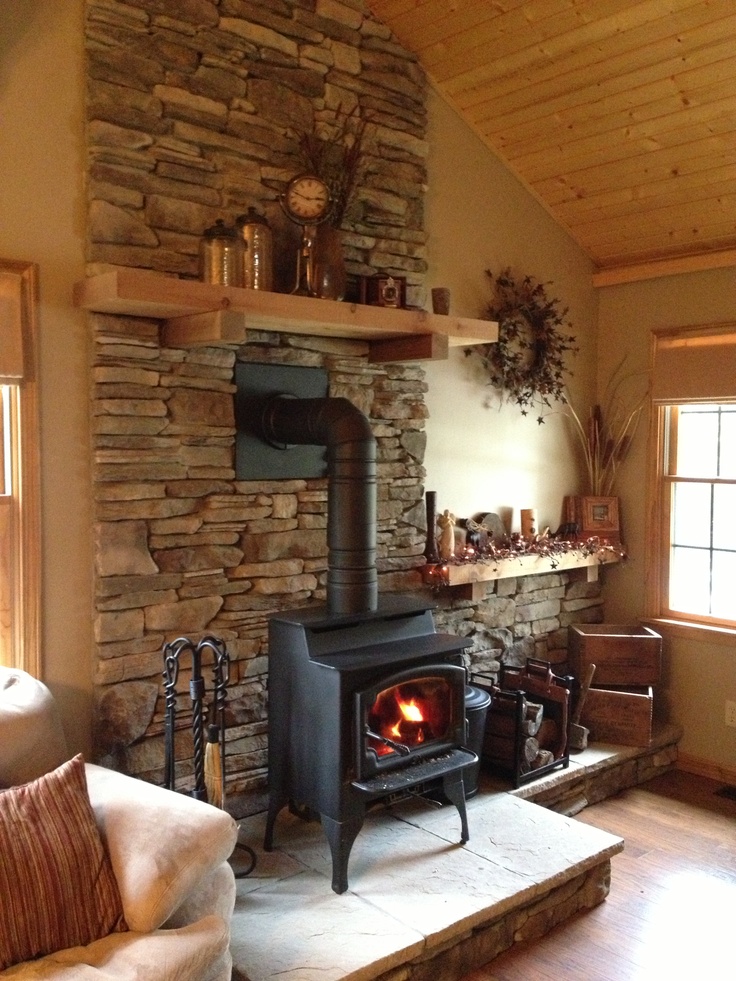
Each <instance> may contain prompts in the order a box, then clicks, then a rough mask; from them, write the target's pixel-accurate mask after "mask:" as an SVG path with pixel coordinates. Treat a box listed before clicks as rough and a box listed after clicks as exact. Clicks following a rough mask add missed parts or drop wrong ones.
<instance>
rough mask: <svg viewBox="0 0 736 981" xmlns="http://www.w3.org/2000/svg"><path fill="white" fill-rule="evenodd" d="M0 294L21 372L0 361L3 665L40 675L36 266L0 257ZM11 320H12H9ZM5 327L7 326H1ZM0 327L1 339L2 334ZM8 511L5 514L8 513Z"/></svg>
mask: <svg viewBox="0 0 736 981" xmlns="http://www.w3.org/2000/svg"><path fill="white" fill-rule="evenodd" d="M0 277H1V278H2V288H3V296H4V298H5V299H6V300H9V302H10V303H11V304H13V310H14V313H17V315H18V316H17V324H15V325H13V326H11V328H10V329H11V330H12V329H15V330H16V333H17V332H19V333H20V339H19V344H20V347H21V351H22V358H21V361H22V370H21V372H20V373H19V372H18V370H17V364H16V362H15V361H14V363H13V365H12V366H11V370H10V372H9V373H8V374H3V366H2V364H1V363H0V384H2V385H4V386H7V387H8V391H9V398H8V400H7V404H6V407H7V409H8V418H7V419H6V427H7V430H8V431H9V434H10V439H9V441H8V442H9V445H7V446H5V452H6V453H7V454H8V456H9V462H10V466H9V468H8V469H9V473H10V480H9V483H10V486H9V487H6V488H5V491H6V493H5V499H4V501H3V504H2V507H3V511H4V512H6V520H5V522H4V526H5V528H6V536H7V543H6V544H7V545H8V548H7V550H6V562H7V565H6V570H5V571H6V572H7V578H8V580H9V585H8V586H6V593H7V601H8V609H9V612H10V623H9V625H8V627H7V630H6V631H5V632H4V635H3V644H4V646H5V647H6V656H5V658H4V660H5V663H6V664H7V665H8V666H9V667H11V668H18V669H21V670H24V671H28V672H29V673H30V674H32V675H34V676H35V677H37V678H40V677H41V670H42V659H41V628H40V624H41V501H40V483H41V480H40V424H39V397H38V359H37V351H38V320H37V311H38V266H37V265H36V264H35V263H31V262H23V261H20V260H14V259H2V258H0ZM11 319H12V318H11ZM6 326H7V325H6ZM2 327H3V325H0V336H2ZM7 512H9V514H8V513H7Z"/></svg>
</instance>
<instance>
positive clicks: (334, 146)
mask: <svg viewBox="0 0 736 981" xmlns="http://www.w3.org/2000/svg"><path fill="white" fill-rule="evenodd" d="M367 126H368V121H367V120H366V119H362V118H361V117H360V115H359V114H358V107H357V106H356V107H354V108H353V109H352V110H351V111H350V112H345V111H343V109H342V108H338V110H337V113H336V117H335V122H334V125H328V124H327V123H324V124H322V125H321V127H320V128H319V129H317V128H316V127H315V129H313V130H311V131H310V132H303V133H301V134H300V135H299V152H300V154H301V157H302V162H303V165H304V166H305V167H306V168H307V170H309V172H310V173H313V174H315V175H316V176H317V177H321V178H322V180H323V181H325V183H326V184H327V185H328V187H329V188H330V193H331V196H332V211H331V214H330V223H331V224H332V225H334V226H335V227H336V228H340V227H341V225H342V223H343V221H345V217H346V215H347V212H348V209H349V207H350V205H351V203H352V199H353V195H354V193H355V190H356V188H357V186H358V184H359V182H360V180H361V179H362V177H363V172H364V167H365V153H364V143H365V137H366V128H367Z"/></svg>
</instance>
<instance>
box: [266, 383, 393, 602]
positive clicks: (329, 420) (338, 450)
mask: <svg viewBox="0 0 736 981" xmlns="http://www.w3.org/2000/svg"><path fill="white" fill-rule="evenodd" d="M260 428H261V436H262V437H263V438H264V439H266V440H268V441H269V442H271V443H287V444H288V443H298V444H313V445H316V446H325V447H326V449H327V470H328V487H327V498H328V499H327V549H328V560H327V561H328V569H327V606H328V610H329V612H330V613H331V614H354V613H368V612H371V611H373V610H375V609H376V608H377V606H378V574H377V572H376V440H375V437H374V436H373V432H372V431H371V427H370V424H369V422H368V420H367V418H366V417H365V415H364V414H363V413H362V412H361V411H360V409H357V408H356V407H355V406H354V405H353V403H352V402H350V401H349V400H348V399H345V398H324V399H294V398H288V397H285V396H277V397H276V398H273V399H269V400H268V401H267V402H266V404H265V405H264V407H263V411H262V413H261V416H260Z"/></svg>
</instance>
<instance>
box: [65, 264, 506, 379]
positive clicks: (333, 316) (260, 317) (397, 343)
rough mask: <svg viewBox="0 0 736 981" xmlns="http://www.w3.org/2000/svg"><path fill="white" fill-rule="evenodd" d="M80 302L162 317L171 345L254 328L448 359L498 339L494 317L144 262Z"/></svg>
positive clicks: (221, 339) (94, 287)
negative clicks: (278, 287)
mask: <svg viewBox="0 0 736 981" xmlns="http://www.w3.org/2000/svg"><path fill="white" fill-rule="evenodd" d="M74 304H75V306H77V307H81V308H83V309H84V310H90V311H93V312H96V313H110V314H117V315H127V316H133V317H151V318H154V319H157V320H161V321H163V325H162V342H163V343H164V344H166V345H167V346H170V347H195V346H197V345H210V346H211V345H215V344H243V343H245V341H246V332H247V330H248V329H249V328H250V329H252V330H270V331H278V332H282V333H289V334H310V335H316V336H319V337H336V338H338V337H341V338H350V339H361V340H365V341H368V342H369V344H370V358H371V360H372V361H377V362H380V361H409V360H441V359H442V358H446V357H447V353H448V348H449V347H469V346H471V345H473V344H487V343H493V342H494V341H496V340H498V324H497V323H494V322H493V321H490V320H474V319H470V318H466V317H455V316H441V315H438V314H434V313H427V312H426V311H424V310H396V309H391V308H388V307H373V306H364V305H362V304H359V303H341V302H337V301H335V300H318V299H313V298H312V297H307V296H294V295H292V294H287V293H270V292H265V291H263V290H249V289H242V288H240V287H235V286H216V285H213V284H211V283H201V282H199V281H196V280H186V279H176V278H174V277H172V276H165V275H162V274H160V273H154V272H150V271H149V270H142V269H123V268H121V269H115V270H112V271H110V272H104V273H101V274H100V275H98V276H91V277H90V278H88V279H85V280H82V281H81V282H78V283H76V284H75V286H74Z"/></svg>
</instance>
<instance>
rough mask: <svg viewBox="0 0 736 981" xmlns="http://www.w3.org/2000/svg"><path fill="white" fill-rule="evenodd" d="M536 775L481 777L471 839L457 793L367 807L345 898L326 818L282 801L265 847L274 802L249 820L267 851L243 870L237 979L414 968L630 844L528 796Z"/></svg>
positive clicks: (296, 980) (585, 762) (268, 980)
mask: <svg viewBox="0 0 736 981" xmlns="http://www.w3.org/2000/svg"><path fill="white" fill-rule="evenodd" d="M620 750H621V748H620V747H605V746H597V747H591V748H589V749H588V750H586V751H585V753H581V754H577V755H576V757H575V758H574V759H571V762H570V766H569V767H568V768H567V769H565V770H557V771H553V773H551V774H549V775H547V776H545V777H542V778H541V779H540V780H539V781H535V784H537V785H540V786H541V788H543V787H544V784H545V783H546V784H548V785H554V784H555V783H560V782H561V781H566V782H569V781H572V782H575V781H576V780H577V781H578V782H579V781H580V779H581V774H583V773H584V772H585V771H586V768H587V769H589V770H590V769H592V770H596V769H599V768H601V767H606V766H608V765H609V757H610V758H611V759H613V758H614V757H616V758H618V757H620V756H621V755H622V754H621V752H620ZM635 754H636V751H631V753H629V752H624V754H623V756H624V757H625V759H628V758H629V757H630V756H632V757H633V756H635ZM531 786H532V784H528V785H527V786H526V787H525V788H521V790H520V791H511V792H509V786H508V784H503V783H502V782H500V781H497V780H493V778H488V777H487V776H485V775H483V776H482V777H481V782H480V789H479V792H478V794H477V795H476V796H475V797H474V798H473V799H472V800H470V801H468V805H467V807H468V823H469V828H470V840H469V841H468V842H467V844H466V845H464V846H463V845H460V844H459V840H460V818H459V815H458V812H457V810H456V808H455V807H453V806H452V805H448V806H445V807H442V808H439V809H437V808H435V807H433V806H431V805H428V804H426V803H425V802H423V801H408V802H404V803H402V804H399V805H395V806H393V807H392V808H390V809H383V808H378V809H375V810H373V811H371V812H369V814H368V815H367V817H366V820H365V823H364V825H363V828H362V829H361V831H360V834H359V835H358V837H357V839H356V841H355V844H354V845H353V848H352V852H351V855H350V862H349V866H348V879H349V889H348V891H347V892H346V893H344V894H343V895H341V896H338V895H336V894H335V893H334V892H333V891H332V889H331V886H330V881H331V872H332V863H331V858H330V851H329V846H328V844H327V840H326V838H325V836H324V833H323V832H322V828H321V826H320V824H319V822H308V823H307V822H304V821H301V820H300V819H298V818H296V817H294V816H293V815H291V814H289V813H288V811H287V810H286V809H284V810H283V811H282V812H281V814H280V815H279V817H278V820H277V822H276V830H275V837H274V845H275V848H274V851H273V852H271V853H265V852H264V851H263V848H262V842H263V831H264V826H265V814H256V815H253V816H251V817H248V818H245V819H243V820H241V821H240V828H241V832H240V840H241V841H242V842H244V843H246V844H248V845H250V846H251V847H252V848H254V849H255V850H256V852H257V856H258V862H257V866H256V869H255V870H254V872H253V873H252V875H250V876H248V877H246V878H244V879H240V880H239V881H238V889H237V901H236V907H235V914H234V917H233V929H232V943H231V949H232V953H233V960H234V965H235V967H234V971H233V981H275V979H277V978H278V979H279V981H312V979H315V981H316V979H319V981H372V979H377V978H382V977H383V976H384V975H386V974H387V973H388V972H391V971H394V970H399V969H401V968H402V967H404V966H405V967H406V968H407V973H406V975H405V976H406V977H409V976H410V974H411V969H410V965H414V964H416V962H417V961H419V962H421V961H423V960H426V959H429V958H431V957H432V956H433V954H434V952H438V953H439V952H441V951H443V950H445V949H446V948H448V947H452V946H453V945H458V944H461V943H463V942H465V941H466V940H467V938H468V937H469V936H471V935H472V934H473V932H474V931H476V930H477V929H478V928H483V927H484V925H486V924H491V923H493V922H495V921H498V920H499V919H503V918H504V916H506V915H510V914H511V913H512V912H513V911H514V910H517V909H519V908H520V907H526V906H529V904H530V903H534V902H535V901H536V900H538V899H543V898H544V897H545V896H548V895H549V894H550V893H551V892H552V891H553V890H555V889H556V888H557V887H560V886H564V885H565V884H566V883H572V881H573V880H576V879H578V878H579V877H581V876H584V875H585V873H587V872H589V871H590V870H595V869H597V868H603V867H604V866H605V865H606V863H608V862H610V859H611V857H612V856H613V855H615V854H616V853H617V852H619V851H621V849H622V848H623V842H622V841H621V839H619V838H616V837H614V836H612V835H609V834H607V833H606V832H603V831H600V830H598V829H596V828H593V827H590V826H588V825H585V824H581V823H579V822H576V821H575V820H574V818H570V817H566V816H564V815H563V814H560V813H556V812H555V811H552V810H547V809H546V808H544V807H541V806H539V805H538V804H535V803H533V802H532V801H531V800H525V799H523V798H524V796H526V795H527V794H528V793H529V788H530V787H531ZM563 892H564V890H563ZM568 915H569V914H568ZM397 976H398V975H397ZM450 976H451V975H450V974H449V973H437V974H435V975H433V977H436V978H437V979H438V981H439V979H440V978H449V977H450ZM452 976H453V977H455V976H458V975H455V974H452Z"/></svg>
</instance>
